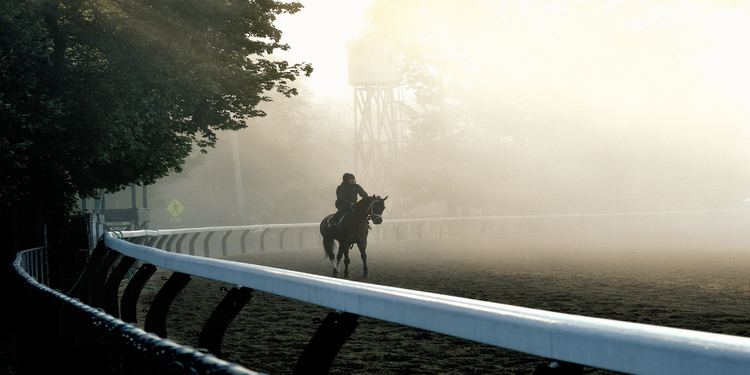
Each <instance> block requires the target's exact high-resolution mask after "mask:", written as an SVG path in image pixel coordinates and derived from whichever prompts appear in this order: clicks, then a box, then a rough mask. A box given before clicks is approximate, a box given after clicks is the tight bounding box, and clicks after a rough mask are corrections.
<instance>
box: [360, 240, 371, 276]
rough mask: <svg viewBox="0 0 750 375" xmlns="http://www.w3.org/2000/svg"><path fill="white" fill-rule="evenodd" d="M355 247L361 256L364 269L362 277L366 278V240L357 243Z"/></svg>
mask: <svg viewBox="0 0 750 375" xmlns="http://www.w3.org/2000/svg"><path fill="white" fill-rule="evenodd" d="M357 248H358V249H359V255H360V256H361V257H362V267H363V269H364V273H362V277H363V278H365V279H367V278H369V277H370V273H369V272H367V251H366V250H367V241H364V242H360V243H357Z"/></svg>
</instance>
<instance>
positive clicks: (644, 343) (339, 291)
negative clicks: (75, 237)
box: [104, 224, 750, 374]
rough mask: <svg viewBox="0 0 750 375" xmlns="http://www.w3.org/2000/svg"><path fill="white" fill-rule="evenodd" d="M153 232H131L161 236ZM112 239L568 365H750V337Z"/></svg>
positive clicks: (682, 369) (670, 370) (166, 263)
mask: <svg viewBox="0 0 750 375" xmlns="http://www.w3.org/2000/svg"><path fill="white" fill-rule="evenodd" d="M298 225H307V224H298ZM316 225H317V224H316ZM243 228H244V227H243ZM149 232H151V231H146V232H145V233H135V232H127V233H123V235H125V236H126V237H132V236H138V235H141V236H142V235H156V233H153V232H151V233H149ZM158 232H159V233H161V232H163V231H158ZM104 240H105V244H106V245H107V246H108V247H110V248H112V249H114V250H116V251H118V252H120V253H122V254H124V255H127V256H130V257H133V258H136V259H140V260H143V261H146V262H148V263H151V264H153V265H154V266H156V267H162V268H165V269H169V270H173V271H177V272H182V273H187V274H191V275H195V276H200V277H204V278H209V279H213V280H217V281H222V282H226V283H231V284H235V285H238V286H243V287H248V288H252V289H256V290H261V291H265V292H268V293H273V294H277V295H280V296H284V297H288V298H293V299H296V300H300V301H304V302H308V303H312V304H316V305H319V306H324V307H328V308H331V309H335V310H340V311H343V312H348V313H352V314H356V315H361V316H367V317H371V318H375V319H380V320H384V321H388V322H393V323H397V324H402V325H406V326H410V327H415V328H420V329H424V330H429V331H432V332H437V333H441V334H446V335H451V336H455V337H459V338H463V339H468V340H472V341H476V342H481V343H485V344H489V345H494V346H498V347H503V348H507V349H511V350H516V351H520V352H525V353H529V354H533V355H537V356H541V357H546V358H551V359H555V360H560V361H567V362H572V363H578V364H581V365H586V366H591V367H597V368H602V369H608V370H614V371H620V372H625V373H632V374H744V373H747V371H748V369H749V368H750V339H749V338H744V337H736V336H728V335H720V334H713V333H706V332H698V331H690V330H683V329H675V328H666V327H659V326H651V325H645V324H637V323H628V322H619V321H614V320H607V319H599V318H590V317H583V316H575V315H568V314H561V313H553V312H547V311H541V310H534V309H528V308H522V307H516V306H510V305H503V304H498V303H491V302H483V301H477V300H471V299H466V298H459V297H451V296H445V295H440V294H434V293H426V292H418V291H413V290H407V289H400V288H393V287H387V286H380V285H373V284H365V283H359V282H355V281H349V280H342V279H336V278H330V277H323V276H316V275H310V274H305V273H300V272H293V271H286V270H281V269H275V268H270V267H263V266H256V265H251V264H244V263H237V262H230V261H226V260H219V259H210V258H202V257H194V256H189V255H183V254H176V253H169V252H165V251H162V250H159V249H156V248H152V247H148V246H143V245H137V244H134V243H130V242H127V241H124V240H121V239H118V238H116V237H115V236H114V234H109V235H106V236H105V239H104Z"/></svg>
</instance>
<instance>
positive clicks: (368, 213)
mask: <svg viewBox="0 0 750 375" xmlns="http://www.w3.org/2000/svg"><path fill="white" fill-rule="evenodd" d="M375 202H378V199H373V200H372V202H370V205H369V206H368V207H367V210H365V212H364V215H366V216H367V217H368V219H369V218H371V217H377V218H381V219H382V218H383V215H382V214H380V215H379V214H376V213H374V212H372V207H373V205H374V204H375ZM352 212H354V213H358V212H356V211H354V210H353V209H352ZM360 215H362V214H360Z"/></svg>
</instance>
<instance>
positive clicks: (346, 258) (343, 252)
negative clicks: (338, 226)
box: [338, 244, 352, 278]
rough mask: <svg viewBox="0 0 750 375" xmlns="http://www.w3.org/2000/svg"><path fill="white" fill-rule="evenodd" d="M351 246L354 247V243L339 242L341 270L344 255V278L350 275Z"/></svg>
mask: <svg viewBox="0 0 750 375" xmlns="http://www.w3.org/2000/svg"><path fill="white" fill-rule="evenodd" d="M344 245H346V246H344ZM351 247H352V244H339V256H338V264H339V270H340V269H341V257H344V278H348V277H349V263H350V262H351V260H350V259H349V249H350V248H351Z"/></svg>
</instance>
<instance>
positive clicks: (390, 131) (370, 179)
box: [354, 86, 406, 194]
mask: <svg viewBox="0 0 750 375" xmlns="http://www.w3.org/2000/svg"><path fill="white" fill-rule="evenodd" d="M402 108H403V91H402V90H401V88H400V87H398V86H355V87H354V111H355V113H354V122H355V123H354V132H355V138H354V139H355V142H354V144H355V154H356V155H355V172H356V173H357V178H358V179H360V180H361V181H366V183H367V186H371V187H372V189H373V191H375V192H377V194H388V190H389V189H390V187H391V186H392V182H393V179H394V177H395V176H396V175H397V173H398V169H399V165H398V162H399V151H400V148H401V145H402V143H403V137H404V127H405V122H406V119H405V116H404V113H403V110H402ZM360 177H361V178H360Z"/></svg>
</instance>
